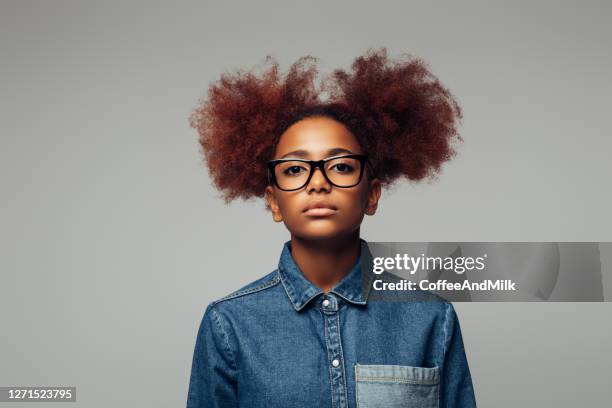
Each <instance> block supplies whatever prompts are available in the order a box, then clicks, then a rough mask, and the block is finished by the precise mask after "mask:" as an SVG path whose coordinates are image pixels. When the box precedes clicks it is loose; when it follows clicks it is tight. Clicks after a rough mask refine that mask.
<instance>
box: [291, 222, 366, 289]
mask: <svg viewBox="0 0 612 408" xmlns="http://www.w3.org/2000/svg"><path fill="white" fill-rule="evenodd" d="M360 251H361V243H360V241H359V229H357V230H356V231H354V232H353V233H351V234H350V235H348V236H346V237H338V238H334V239H330V240H317V241H312V240H304V239H302V238H299V237H296V236H293V235H292V236H291V256H292V257H293V260H294V261H295V263H296V264H297V266H298V267H299V268H300V270H301V271H302V273H303V274H304V276H305V277H306V279H308V280H309V281H310V282H312V284H314V285H316V286H317V287H319V288H321V290H323V291H324V292H326V293H327V292H329V290H330V289H331V288H333V287H334V286H335V285H336V284H337V283H338V282H340V281H341V280H342V278H343V277H344V276H346V275H347V274H348V273H349V272H350V270H351V268H352V267H353V265H355V262H357V258H358V257H359V253H360Z"/></svg>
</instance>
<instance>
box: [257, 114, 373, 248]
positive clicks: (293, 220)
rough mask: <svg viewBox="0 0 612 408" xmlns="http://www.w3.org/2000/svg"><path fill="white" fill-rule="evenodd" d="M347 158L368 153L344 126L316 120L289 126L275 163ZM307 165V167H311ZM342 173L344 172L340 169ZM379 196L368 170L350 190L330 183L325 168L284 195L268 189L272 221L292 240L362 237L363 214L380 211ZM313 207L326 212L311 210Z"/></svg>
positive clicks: (318, 170) (273, 188)
mask: <svg viewBox="0 0 612 408" xmlns="http://www.w3.org/2000/svg"><path fill="white" fill-rule="evenodd" d="M344 154H364V152H363V151H362V149H361V147H360V145H359V143H358V142H357V139H356V138H355V136H354V135H353V134H352V133H351V132H350V131H349V130H348V129H347V128H346V127H345V126H344V125H343V124H342V123H340V122H338V121H336V120H334V119H331V118H328V117H320V116H317V117H309V118H306V119H302V120H300V121H298V122H296V123H294V124H293V125H291V126H290V127H289V128H288V129H287V130H286V131H285V132H284V133H283V134H282V135H281V137H280V140H279V142H278V145H277V147H276V152H275V154H274V159H285V158H297V159H306V160H323V159H326V158H328V157H335V156H340V155H344ZM304 164H305V168H306V169H307V168H308V164H306V163H304ZM339 169H340V171H342V170H345V168H343V167H342V166H340V168H339ZM290 171H293V172H295V171H300V170H299V169H292V170H290ZM301 171H303V170H301ZM329 171H331V170H328V172H329ZM380 193H381V185H380V181H379V180H377V179H370V177H369V175H368V169H366V170H365V171H364V174H363V177H362V178H361V181H360V182H359V184H357V185H355V186H353V187H349V188H342V187H336V186H334V185H332V184H330V183H329V181H327V180H326V178H325V177H324V176H323V174H322V173H321V170H320V169H315V170H314V173H313V174H312V177H311V179H310V181H309V182H308V184H306V185H305V186H304V187H302V188H301V189H299V190H296V191H283V190H280V189H279V188H277V187H276V186H268V187H267V188H266V201H267V202H268V205H269V207H270V209H271V211H272V217H273V219H274V221H276V222H281V221H283V222H284V223H285V226H286V227H287V229H288V230H289V232H291V235H292V237H296V238H300V239H302V240H313V241H315V240H328V239H338V238H348V237H350V236H352V235H354V234H355V233H356V232H357V233H358V230H359V226H360V225H361V221H362V220H363V216H364V215H365V214H368V215H374V213H375V212H376V207H377V205H378V199H379V198H380ZM315 205H316V206H319V207H323V208H319V209H315V210H313V209H312V207H313V206H315Z"/></svg>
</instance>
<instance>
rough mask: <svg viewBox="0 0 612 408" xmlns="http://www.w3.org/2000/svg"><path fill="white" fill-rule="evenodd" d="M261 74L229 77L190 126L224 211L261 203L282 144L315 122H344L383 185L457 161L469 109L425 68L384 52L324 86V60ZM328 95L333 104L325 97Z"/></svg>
mask: <svg viewBox="0 0 612 408" xmlns="http://www.w3.org/2000/svg"><path fill="white" fill-rule="evenodd" d="M266 63H267V64H269V67H268V68H267V69H265V70H264V72H263V73H261V74H259V75H258V74H256V73H255V72H253V71H250V72H244V71H242V70H239V71H237V72H235V73H224V74H222V75H221V78H220V79H219V80H218V81H217V82H215V83H212V84H211V85H210V88H209V90H208V98H207V99H206V100H202V101H200V104H199V106H198V107H197V108H196V109H195V110H194V112H193V113H192V115H191V117H190V124H191V126H192V127H194V128H195V129H197V131H198V133H199V142H200V144H201V146H202V150H203V153H204V158H205V160H206V162H207V164H208V169H209V172H210V175H211V177H212V180H213V182H214V183H215V185H216V187H217V188H218V189H219V190H220V191H221V192H222V193H223V196H224V198H225V201H226V202H229V201H231V200H233V199H235V198H243V199H249V198H252V197H262V196H263V195H264V192H265V188H266V186H267V177H266V176H267V165H266V162H267V161H268V160H271V159H272V157H273V155H274V152H275V149H276V144H277V142H278V139H279V137H280V135H281V134H282V133H283V132H284V131H285V130H286V129H287V128H288V127H289V126H291V124H293V123H295V122H297V121H299V120H301V119H304V118H307V117H313V116H325V117H330V118H333V119H335V120H337V121H339V122H341V123H343V124H344V125H345V126H346V127H347V128H348V129H349V130H350V131H351V133H353V135H354V136H355V137H356V138H357V140H358V142H359V144H360V145H361V147H362V148H363V150H364V152H365V153H366V154H367V155H368V157H369V159H370V163H371V164H372V168H373V170H374V174H375V175H376V177H377V178H378V179H380V180H381V182H382V184H383V185H389V184H391V183H392V182H394V181H395V180H397V179H399V178H401V177H403V178H406V179H409V180H413V181H416V180H420V179H423V178H425V177H430V178H435V176H436V174H437V173H438V172H439V171H440V167H441V165H442V163H444V162H445V161H447V160H449V159H450V158H452V157H453V156H454V155H455V150H454V149H453V147H452V143H453V141H454V139H456V140H459V141H462V138H461V136H459V134H458V133H457V125H458V122H459V120H460V119H461V117H462V114H461V108H460V107H459V105H458V104H457V102H456V100H455V98H454V97H453V95H452V94H451V93H450V91H449V90H448V89H447V88H446V87H444V86H443V85H442V84H441V83H440V81H439V80H438V79H437V78H436V77H435V76H434V75H433V74H432V73H431V72H430V71H429V70H428V67H427V64H426V63H425V62H423V61H422V60H420V59H417V58H413V57H411V56H408V57H407V59H406V60H405V61H402V60H397V61H392V60H390V59H389V58H387V50H386V48H380V49H378V50H369V51H368V52H366V53H365V54H364V55H363V56H360V57H358V58H356V59H355V61H354V62H353V64H352V66H351V71H349V72H347V71H344V70H342V69H337V70H335V71H333V72H332V74H331V75H329V76H328V77H326V78H325V79H324V80H323V81H322V83H321V85H320V86H319V87H317V86H316V84H315V79H316V76H317V69H316V66H315V63H316V59H315V58H313V57H312V56H305V57H302V58H300V59H298V60H297V61H296V62H295V63H294V64H293V65H292V66H291V67H290V69H289V71H288V72H287V73H286V74H285V75H281V74H279V68H278V63H277V62H276V61H275V60H274V59H273V58H272V57H270V56H267V58H266ZM325 94H327V96H328V98H327V99H326V100H324V99H322V96H323V95H325Z"/></svg>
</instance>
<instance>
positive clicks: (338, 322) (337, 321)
mask: <svg viewBox="0 0 612 408" xmlns="http://www.w3.org/2000/svg"><path fill="white" fill-rule="evenodd" d="M340 309H341V307H339V308H338V311H337V312H336V324H337V325H338V344H339V345H340V364H342V376H343V378H342V379H343V380H344V401H345V404H346V403H348V391H347V388H348V387H347V380H346V365H345V364H344V350H342V330H341V328H340Z"/></svg>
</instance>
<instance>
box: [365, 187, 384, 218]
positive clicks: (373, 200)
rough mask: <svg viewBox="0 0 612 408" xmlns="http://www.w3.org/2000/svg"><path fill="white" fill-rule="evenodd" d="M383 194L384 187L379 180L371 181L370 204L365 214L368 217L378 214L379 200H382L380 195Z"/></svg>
mask: <svg viewBox="0 0 612 408" xmlns="http://www.w3.org/2000/svg"><path fill="white" fill-rule="evenodd" d="M381 193H382V187H381V183H380V180H379V179H372V180H370V190H369V193H368V203H367V205H366V209H365V213H366V214H367V215H374V214H376V209H377V208H378V200H379V199H380V194H381Z"/></svg>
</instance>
